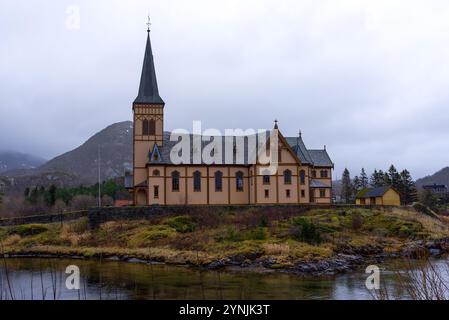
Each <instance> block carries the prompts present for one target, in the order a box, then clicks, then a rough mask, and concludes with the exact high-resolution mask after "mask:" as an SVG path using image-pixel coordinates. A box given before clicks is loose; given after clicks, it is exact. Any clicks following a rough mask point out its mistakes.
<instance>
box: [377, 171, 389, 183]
mask: <svg viewBox="0 0 449 320" xmlns="http://www.w3.org/2000/svg"><path fill="white" fill-rule="evenodd" d="M380 172H382V182H381V185H380V186H379V187H384V186H391V179H390V175H389V174H388V172H385V173H384V172H383V171H380Z"/></svg>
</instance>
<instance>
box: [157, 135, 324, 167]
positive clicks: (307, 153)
mask: <svg viewBox="0 0 449 320" xmlns="http://www.w3.org/2000/svg"><path fill="white" fill-rule="evenodd" d="M170 134H171V133H170V132H164V144H163V146H162V147H159V148H158V151H159V153H160V157H158V159H157V161H150V162H149V163H153V164H156V163H157V164H172V163H171V161H170V152H171V150H172V148H173V147H174V146H175V145H176V144H178V141H170ZM267 136H269V133H267ZM192 137H193V135H191V138H192ZM214 138H217V137H214ZM218 138H221V139H223V141H222V154H223V155H224V154H225V138H226V137H225V136H220V137H218ZM244 139H245V152H244V159H243V162H237V161H236V159H235V155H234V157H233V164H241V165H248V164H251V163H252V162H251V159H248V152H247V148H248V137H245V138H244ZM285 140H286V141H287V143H288V144H289V145H290V147H291V148H292V150H293V152H295V153H296V155H297V157H298V158H299V160H300V161H301V163H302V164H310V165H315V166H322V167H333V163H332V160H331V159H330V157H329V155H328V153H327V151H326V150H307V148H306V146H305V144H304V142H303V140H302V138H301V137H286V138H285ZM190 141H193V140H192V139H191V140H190ZM207 144H209V141H206V142H202V148H204V146H206V145H207ZM254 151H255V150H254ZM151 154H152V152H150V154H149V158H150V157H151ZM252 154H253V153H252ZM190 158H191V159H190V163H193V143H191V145H190ZM223 158H224V157H223ZM149 160H150V159H149ZM203 164H204V163H203Z"/></svg>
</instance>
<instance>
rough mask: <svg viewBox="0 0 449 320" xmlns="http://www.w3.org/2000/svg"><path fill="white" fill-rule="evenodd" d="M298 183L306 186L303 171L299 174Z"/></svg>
mask: <svg viewBox="0 0 449 320" xmlns="http://www.w3.org/2000/svg"><path fill="white" fill-rule="evenodd" d="M299 181H300V183H301V184H302V185H304V184H306V172H305V171H304V170H301V171H300V172H299Z"/></svg>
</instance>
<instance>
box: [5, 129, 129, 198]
mask: <svg viewBox="0 0 449 320" xmlns="http://www.w3.org/2000/svg"><path fill="white" fill-rule="evenodd" d="M132 137H133V124H132V122H131V121H125V122H119V123H115V124H113V125H110V126H108V127H107V128H105V129H103V130H101V131H100V132H98V133H96V134H95V135H93V136H92V137H91V138H89V139H88V140H87V141H86V142H85V143H83V144H82V145H81V146H79V147H78V148H76V149H74V150H72V151H69V152H67V153H64V154H62V155H60V156H57V157H56V158H53V159H51V160H50V161H48V162H46V163H44V164H42V165H41V166H39V167H37V168H16V169H13V170H9V171H7V172H3V173H2V174H1V175H3V176H6V177H7V178H8V179H9V181H10V183H9V184H10V185H11V189H13V190H12V191H22V190H23V189H24V188H25V187H29V186H36V185H43V186H49V185H52V184H54V185H56V186H78V185H80V184H84V185H86V184H94V183H96V182H97V181H98V151H100V172H101V173H100V176H101V180H109V179H113V178H117V177H121V176H123V175H124V173H125V170H131V169H132Z"/></svg>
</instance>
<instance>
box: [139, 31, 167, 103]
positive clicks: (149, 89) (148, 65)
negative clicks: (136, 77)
mask: <svg viewBox="0 0 449 320" xmlns="http://www.w3.org/2000/svg"><path fill="white" fill-rule="evenodd" d="M134 103H137V104H165V103H164V100H162V98H161V97H160V96H159V90H158V88H157V79H156V70H155V68H154V61H153V52H152V50H151V40H150V32H148V38H147V47H146V49H145V58H144V60H143V68H142V76H141V78H140V87H139V95H138V96H137V98H136V100H134Z"/></svg>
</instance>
